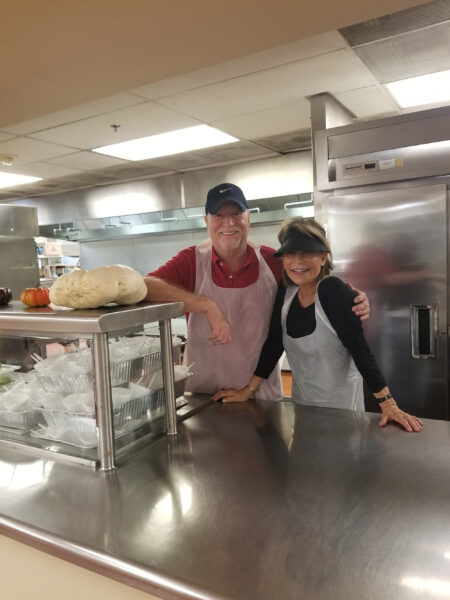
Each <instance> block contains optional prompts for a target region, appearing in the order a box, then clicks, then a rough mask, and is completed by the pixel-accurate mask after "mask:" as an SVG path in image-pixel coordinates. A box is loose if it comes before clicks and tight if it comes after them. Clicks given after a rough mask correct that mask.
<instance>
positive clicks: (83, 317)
mask: <svg viewBox="0 0 450 600" xmlns="http://www.w3.org/2000/svg"><path fill="white" fill-rule="evenodd" d="M183 310H184V304H183V303H182V302H159V303H158V302H141V303H140V304H133V305H132V306H118V305H117V304H114V305H111V306H108V307H102V308H94V309H89V310H77V309H73V308H64V307H61V306H53V305H50V306H42V307H27V306H24V305H23V304H22V302H19V301H15V302H11V303H10V304H8V305H7V306H1V307H0V330H1V334H2V335H22V336H24V335H29V336H32V335H34V334H36V333H51V334H59V335H66V334H67V333H72V334H80V335H82V334H83V335H86V334H94V333H104V332H111V333H112V332H116V331H122V330H128V331H129V330H130V329H131V328H132V327H139V326H142V325H144V323H150V322H153V321H163V320H167V319H171V318H172V317H179V316H180V315H182V314H183Z"/></svg>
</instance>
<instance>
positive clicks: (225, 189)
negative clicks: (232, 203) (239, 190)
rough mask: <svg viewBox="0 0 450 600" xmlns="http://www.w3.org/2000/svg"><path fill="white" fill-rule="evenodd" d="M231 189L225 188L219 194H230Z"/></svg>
mask: <svg viewBox="0 0 450 600" xmlns="http://www.w3.org/2000/svg"><path fill="white" fill-rule="evenodd" d="M230 190H231V188H224V189H223V190H219V194H224V193H225V192H229V191H230Z"/></svg>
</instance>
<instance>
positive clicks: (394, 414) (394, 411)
mask: <svg viewBox="0 0 450 600" xmlns="http://www.w3.org/2000/svg"><path fill="white" fill-rule="evenodd" d="M380 408H381V411H382V413H383V416H382V417H381V421H380V427H384V426H385V425H387V424H388V423H389V422H390V421H394V422H395V423H399V424H400V425H401V426H402V427H403V428H404V429H406V431H410V432H411V431H416V432H419V431H422V429H423V421H421V420H420V419H418V418H417V417H414V416H413V415H409V414H408V413H405V412H404V411H403V410H401V409H400V408H399V407H398V406H397V403H396V401H395V400H394V399H393V398H390V399H389V400H385V401H384V402H380Z"/></svg>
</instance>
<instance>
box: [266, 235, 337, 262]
mask: <svg viewBox="0 0 450 600" xmlns="http://www.w3.org/2000/svg"><path fill="white" fill-rule="evenodd" d="M292 252H329V249H328V248H327V247H326V246H325V244H324V243H323V242H322V241H321V240H319V238H316V237H312V236H310V235H306V234H305V233H301V232H300V231H298V229H290V230H289V231H288V233H287V235H286V237H285V239H284V242H283V243H282V244H281V246H280V248H278V250H277V251H276V252H274V253H273V255H274V256H283V254H290V253H292Z"/></svg>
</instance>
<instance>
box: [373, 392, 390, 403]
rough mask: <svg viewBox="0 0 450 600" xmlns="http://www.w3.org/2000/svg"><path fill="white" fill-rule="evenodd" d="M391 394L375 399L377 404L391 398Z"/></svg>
mask: <svg viewBox="0 0 450 600" xmlns="http://www.w3.org/2000/svg"><path fill="white" fill-rule="evenodd" d="M375 397H376V396H375ZM392 397H393V396H392V394H391V393H389V394H386V396H381V398H377V400H378V402H384V401H385V400H390V399H391V398H392Z"/></svg>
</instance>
